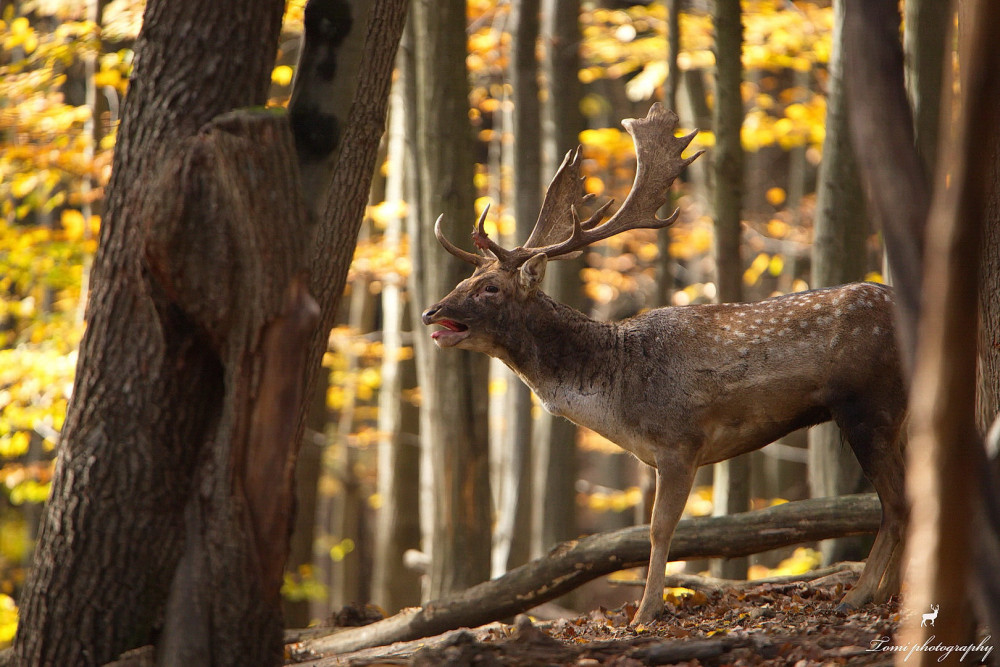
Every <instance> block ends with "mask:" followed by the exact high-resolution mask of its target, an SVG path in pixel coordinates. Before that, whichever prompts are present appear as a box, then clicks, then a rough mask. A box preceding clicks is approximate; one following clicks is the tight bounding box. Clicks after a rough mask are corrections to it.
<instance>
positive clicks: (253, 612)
mask: <svg viewBox="0 0 1000 667" xmlns="http://www.w3.org/2000/svg"><path fill="white" fill-rule="evenodd" d="M335 4H336V3H335ZM282 11H283V4H282V3H273V2H270V3H265V2H260V1H258V2H254V3H250V4H247V3H238V4H233V3H228V2H221V3H214V4H211V5H202V4H200V3H188V2H171V3H166V2H157V1H155V0H154V1H153V2H151V3H150V4H149V5H147V8H146V14H145V21H144V27H143V30H142V33H141V34H140V37H139V40H138V41H137V43H136V64H135V69H134V72H133V76H132V81H131V84H130V89H129V95H128V98H127V99H126V108H125V114H124V118H123V121H122V125H121V127H120V128H119V133H118V143H117V146H116V154H115V167H114V173H113V175H112V180H111V183H110V184H109V187H108V206H107V212H106V215H105V219H104V224H103V225H102V231H101V244H100V248H99V250H98V254H97V257H96V258H95V263H94V272H93V291H92V293H91V299H90V305H89V310H88V320H89V323H90V324H89V327H88V329H87V332H86V334H85V336H84V339H83V342H82V344H81V350H80V362H79V369H78V374H77V379H76V384H75V388H74V394H73V400H72V402H71V405H70V408H69V411H68V414H67V419H66V422H65V425H64V429H63V441H62V449H61V452H60V459H59V463H58V464H57V468H56V475H55V478H54V481H53V494H52V498H51V500H50V502H49V505H48V507H47V510H46V517H45V519H44V525H43V529H42V533H41V536H40V539H39V545H38V549H37V551H36V555H35V565H34V568H33V570H32V575H31V580H30V581H29V583H28V585H27V587H26V590H25V596H24V605H23V607H22V618H21V624H20V627H19V635H18V637H17V639H16V643H15V652H16V653H15V655H16V657H15V660H16V661H17V662H18V663H19V664H101V663H105V662H109V661H111V660H114V659H115V658H116V657H117V656H118V655H119V654H121V653H122V652H123V651H125V650H127V649H129V648H132V647H135V646H140V645H143V644H146V643H151V642H152V641H153V640H154V639H155V637H156V635H157V631H158V630H160V624H161V623H164V624H165V627H163V628H162V634H160V638H159V640H158V653H159V659H160V660H161V661H162V662H163V663H167V664H177V663H179V662H181V661H187V660H189V659H195V658H196V659H197V661H198V662H201V663H204V662H211V663H212V664H274V663H277V662H279V661H280V659H281V625H280V605H279V591H280V586H281V580H282V569H283V566H284V561H285V556H286V555H287V550H288V535H289V532H290V528H291V526H290V518H291V515H292V511H291V504H292V472H293V469H294V468H293V465H294V461H295V455H296V450H297V444H298V442H299V438H300V433H301V422H302V417H303V414H304V403H305V401H304V400H303V396H304V395H305V393H304V386H305V383H304V382H303V378H304V377H305V376H306V375H308V374H315V372H316V369H317V368H318V366H319V361H320V359H321V357H322V351H323V350H324V349H325V339H326V334H327V332H328V331H329V324H330V322H332V310H333V309H335V306H336V297H337V296H338V295H339V294H340V292H341V291H342V289H343V277H340V279H339V283H338V282H337V278H338V276H346V272H347V265H348V262H349V260H350V248H352V247H353V244H354V239H355V237H356V232H357V225H358V224H359V223H360V218H361V210H362V207H363V205H364V200H365V199H364V197H365V194H366V192H367V186H368V181H369V180H370V173H371V169H372V163H373V160H374V149H375V147H376V146H377V138H378V134H380V132H381V124H382V121H383V119H384V104H385V97H386V95H387V86H388V79H389V75H390V73H391V69H390V67H388V66H386V65H387V64H388V65H389V66H391V57H392V55H393V52H394V44H395V42H396V41H397V40H398V34H399V30H400V28H401V20H400V17H401V15H402V12H401V3H399V2H386V3H381V4H380V6H379V10H378V14H379V18H380V20H379V21H378V22H376V23H375V24H374V25H375V26H376V27H375V29H374V30H373V31H372V32H371V33H370V40H369V43H368V57H367V58H366V62H367V64H368V70H367V71H368V74H369V76H368V78H367V79H366V85H365V86H364V88H365V91H364V95H359V101H358V103H356V104H355V106H354V110H355V113H354V115H353V116H352V119H351V121H352V122H351V123H349V124H348V126H347V127H348V131H347V133H346V134H345V136H344V141H345V145H346V146H347V147H348V148H349V150H345V151H342V153H341V156H340V157H341V158H342V159H341V164H342V167H343V168H342V169H341V170H338V172H337V179H335V181H334V184H333V187H332V188H331V192H330V197H331V198H332V199H333V200H335V201H336V202H338V204H339V205H340V207H341V208H340V209H339V210H338V213H339V215H340V216H344V217H346V220H342V219H340V218H339V217H338V216H335V215H332V214H331V215H329V216H328V219H323V220H320V221H319V224H318V225H308V224H307V221H309V220H310V219H311V218H310V216H309V215H308V212H307V209H306V206H305V205H304V203H303V201H302V195H301V192H300V185H299V174H298V170H297V169H296V167H295V164H296V158H295V156H294V150H295V148H293V146H292V133H291V132H290V131H289V129H288V125H287V120H286V119H285V117H283V116H280V115H275V114H271V113H263V114H261V113H255V112H249V111H244V112H236V113H228V112H231V111H232V110H233V109H238V108H244V107H248V106H259V105H261V104H263V103H264V102H265V100H266V93H267V89H268V85H269V82H270V72H271V68H272V65H273V60H274V52H275V47H276V44H277V38H278V31H279V28H280V22H281V16H282ZM234 25H238V26H239V29H238V30H234V29H232V27H233V26H234ZM199 45H216V47H217V48H216V49H215V50H213V51H205V50H204V47H200V46H199ZM334 52H335V49H334V51H328V53H329V54H330V55H331V57H332V55H333V53H334ZM386 56H388V57H389V61H388V63H386V62H385V57H386ZM362 119H364V121H366V122H359V121H360V120H362ZM199 130H201V132H200V133H199ZM373 130H374V141H372V139H371V135H372V134H373ZM296 148H298V149H301V144H299V145H298V146H296ZM359 193H360V194H359ZM331 227H332V229H331ZM314 234H315V236H314ZM311 237H312V238H311ZM310 243H311V244H312V246H313V248H316V247H317V246H323V247H322V248H320V249H318V250H319V256H320V258H321V259H322V262H320V263H316V262H313V264H312V271H311V274H312V278H314V282H313V283H311V284H307V278H306V276H307V275H308V273H310V272H309V271H308V268H309V267H308V264H307V262H306V261H305V260H307V259H311V258H309V257H308V255H307V253H306V250H307V248H308V247H309V244H310ZM345 248H346V249H347V251H346V252H343V249H345ZM237 258H238V261H237ZM315 279H318V280H319V282H318V283H317V282H316V280H315ZM310 292H312V293H313V294H318V295H320V296H321V298H322V303H323V306H324V310H323V312H322V313H321V318H320V326H319V327H316V326H315V324H316V315H317V312H316V308H315V305H316V304H315V302H314V301H313V300H312V298H311V297H310ZM310 343H311V344H310ZM168 593H169V601H168V599H167V598H168ZM192 656H194V657H192Z"/></svg>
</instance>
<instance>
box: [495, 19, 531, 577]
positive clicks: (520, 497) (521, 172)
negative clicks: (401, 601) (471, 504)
mask: <svg viewBox="0 0 1000 667" xmlns="http://www.w3.org/2000/svg"><path fill="white" fill-rule="evenodd" d="M538 13H539V2H538V0H514V2H513V3H512V5H511V23H510V25H511V38H512V56H513V57H512V66H511V70H510V81H511V87H512V89H513V96H514V113H513V121H514V122H513V126H514V151H513V172H514V189H513V192H512V199H513V202H514V219H515V220H516V223H517V232H516V234H517V239H518V243H523V242H524V240H525V239H527V238H528V235H529V234H530V233H531V230H532V228H533V226H534V223H535V218H536V216H537V215H538V211H539V209H540V208H541V205H542V192H541V169H540V168H541V161H542V148H541V140H542V137H541V134H542V133H541V127H540V126H539V123H538V119H539V117H540V116H541V103H540V101H539V87H538V60H537V58H536V55H535V54H536V47H537V43H538ZM505 376H506V377H507V409H506V416H507V419H506V422H507V428H506V435H507V439H506V442H504V443H503V445H502V446H503V447H504V448H505V449H506V450H507V456H506V457H504V458H505V459H506V461H507V463H508V466H507V469H506V470H503V471H502V477H501V479H502V482H501V483H502V491H503V493H501V495H500V498H501V501H502V502H501V505H500V506H499V507H498V512H497V534H496V535H495V536H494V540H495V541H500V542H502V543H506V548H501V549H500V550H499V552H500V554H501V556H506V557H505V558H503V557H502V558H501V561H500V562H499V563H496V565H499V566H500V570H501V571H502V572H506V571H507V570H509V569H511V568H513V567H517V566H518V565H523V564H524V563H526V562H528V560H529V558H530V557H531V553H530V551H531V513H530V508H531V489H532V466H531V462H532V442H531V438H532V401H531V390H530V389H529V388H528V387H527V385H525V384H524V383H523V382H521V381H520V380H519V379H518V378H517V376H516V375H514V373H512V372H510V371H507V372H505Z"/></svg>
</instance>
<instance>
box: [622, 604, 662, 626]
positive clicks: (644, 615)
mask: <svg viewBox="0 0 1000 667" xmlns="http://www.w3.org/2000/svg"><path fill="white" fill-rule="evenodd" d="M662 612H663V608H662V607H661V608H660V609H651V608H648V607H639V611H637V612H636V613H635V616H633V617H632V621H631V622H630V623H629V624H628V626H629V627H630V628H635V627H637V626H640V625H649V624H651V623H653V622H654V621H656V619H657V618H658V617H659V616H660V614H661V613H662Z"/></svg>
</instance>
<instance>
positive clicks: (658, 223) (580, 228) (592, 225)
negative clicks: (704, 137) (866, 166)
mask: <svg viewBox="0 0 1000 667" xmlns="http://www.w3.org/2000/svg"><path fill="white" fill-rule="evenodd" d="M622 125H623V126H624V127H625V129H626V131H628V133H629V134H630V135H632V140H633V142H634V143H635V155H636V173H635V182H634V183H633V184H632V190H631V191H630V192H629V194H628V196H627V197H626V198H625V201H624V202H623V203H622V205H621V207H620V208H619V209H618V210H617V211H616V212H615V213H614V215H612V216H611V217H610V218H608V219H607V221H605V222H603V223H602V222H601V221H602V220H603V219H604V217H605V215H606V213H607V210H608V208H609V207H610V206H611V204H612V201H608V202H606V203H605V204H604V205H602V206H601V207H600V208H598V209H597V210H596V211H595V212H594V214H593V215H591V216H590V217H589V218H588V219H587V220H583V221H581V220H580V216H579V214H578V213H577V210H576V207H575V205H574V206H571V208H570V210H571V214H572V220H573V225H572V232H571V233H570V236H569V238H566V239H565V240H563V241H560V242H558V243H552V244H550V245H545V246H535V247H529V248H526V249H527V250H530V251H531V254H532V255H537V254H541V253H544V254H546V255H548V257H549V259H555V258H556V257H560V256H563V255H567V254H569V253H572V252H575V251H577V250H580V249H581V248H584V247H586V246H588V245H590V244H591V243H594V242H596V241H600V240H603V239H606V238H610V237H612V236H615V235H616V234H620V233H622V232H624V231H626V230H629V229H662V228H664V227H669V226H670V225H671V224H673V222H674V221H675V220H676V219H677V215H678V213H679V211H674V212H673V214H672V215H671V216H670V217H668V218H666V219H661V218H659V217H657V215H656V212H657V210H659V208H660V207H661V206H663V205H664V204H665V203H666V201H667V188H669V187H670V184H671V183H673V182H674V179H675V178H677V176H678V175H679V174H680V173H681V171H682V170H683V169H684V168H685V167H686V166H688V165H689V164H691V163H692V162H693V161H694V160H695V159H697V157H698V156H699V155H701V154H702V153H703V152H704V151H698V152H697V153H695V154H694V155H692V156H691V157H689V158H686V159H685V158H681V153H682V152H683V151H684V149H685V148H687V146H688V144H690V143H691V141H692V140H693V139H694V137H695V135H696V134H697V131H695V132H692V133H691V134H688V135H687V136H683V137H675V136H674V129H675V128H676V127H677V114H675V113H674V112H673V111H670V110H668V109H664V108H663V107H662V106H661V105H660V104H659V103H656V104H653V106H652V107H650V109H649V113H648V114H646V117H645V118H627V119H625V120H623V121H622ZM539 222H540V223H541V220H540V221H539ZM536 231H537V230H536ZM534 236H535V232H532V237H534ZM545 236H546V237H547V236H548V235H547V234H546V235H545Z"/></svg>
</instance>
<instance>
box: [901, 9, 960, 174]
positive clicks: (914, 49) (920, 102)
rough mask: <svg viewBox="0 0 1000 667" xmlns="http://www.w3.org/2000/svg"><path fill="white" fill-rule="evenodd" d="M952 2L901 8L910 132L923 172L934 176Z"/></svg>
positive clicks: (948, 60)
mask: <svg viewBox="0 0 1000 667" xmlns="http://www.w3.org/2000/svg"><path fill="white" fill-rule="evenodd" d="M953 11H954V8H953V7H952V3H951V2H941V1H940V0H912V1H911V2H907V3H905V4H904V5H903V23H904V25H905V30H903V51H904V52H905V55H906V57H905V59H904V64H905V67H906V92H907V93H908V96H909V100H910V106H911V107H912V109H913V132H914V136H915V138H916V142H917V152H918V153H919V154H920V157H921V158H922V160H923V165H924V172H925V173H926V174H928V175H932V174H933V173H934V169H935V167H936V165H937V147H938V128H939V126H940V118H941V101H942V96H941V82H942V77H944V73H945V63H948V65H949V66H950V65H951V61H950V59H949V58H946V57H945V55H946V54H950V53H951V50H950V49H949V48H948V42H947V38H948V33H949V31H950V26H951V24H952V21H951V18H952V12H953Z"/></svg>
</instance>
